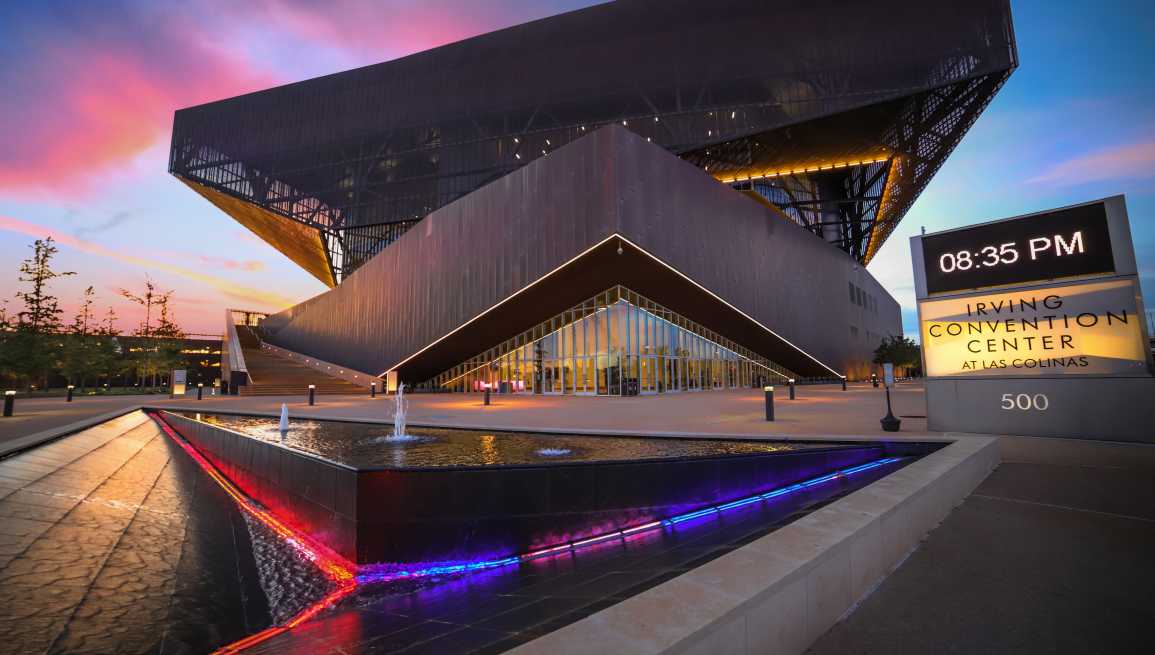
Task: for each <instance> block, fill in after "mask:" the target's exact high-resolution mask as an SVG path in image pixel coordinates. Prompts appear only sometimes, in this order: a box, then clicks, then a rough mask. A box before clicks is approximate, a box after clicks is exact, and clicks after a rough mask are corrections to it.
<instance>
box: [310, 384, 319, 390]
mask: <svg viewBox="0 0 1155 655" xmlns="http://www.w3.org/2000/svg"><path fill="white" fill-rule="evenodd" d="M309 388H310V389H316V388H317V385H315V384H310V385H309Z"/></svg>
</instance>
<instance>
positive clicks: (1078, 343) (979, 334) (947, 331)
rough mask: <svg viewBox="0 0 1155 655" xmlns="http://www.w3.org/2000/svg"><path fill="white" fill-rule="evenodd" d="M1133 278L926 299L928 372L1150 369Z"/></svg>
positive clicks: (998, 373) (922, 309)
mask: <svg viewBox="0 0 1155 655" xmlns="http://www.w3.org/2000/svg"><path fill="white" fill-rule="evenodd" d="M1137 295H1138V293H1137V287H1136V285H1135V282H1134V281H1133V280H1117V279H1116V280H1103V281H1091V282H1077V283H1073V284H1066V285H1056V286H1051V287H1046V288H1042V289H1034V290H1019V291H1008V292H991V293H981V294H975V295H970V296H966V297H963V298H946V299H942V300H933V299H931V300H924V301H923V302H922V303H921V305H920V308H919V309H920V312H921V315H922V326H921V330H922V347H923V353H924V355H925V358H926V374H927V375H928V376H930V377H932V378H933V377H991V376H997V377H1021V376H1041V377H1059V376H1068V375H1148V372H1147V353H1146V351H1145V349H1144V348H1145V339H1144V338H1143V324H1142V321H1143V317H1142V316H1141V315H1140V314H1139V312H1138V301H1137Z"/></svg>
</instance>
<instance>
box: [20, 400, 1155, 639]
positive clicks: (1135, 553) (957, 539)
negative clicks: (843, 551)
mask: <svg viewBox="0 0 1155 655" xmlns="http://www.w3.org/2000/svg"><path fill="white" fill-rule="evenodd" d="M797 396H798V398H797V400H794V401H790V400H788V399H787V392H786V389H785V388H780V389H779V393H778V395H777V400H776V408H777V412H776V413H777V420H776V421H775V422H773V423H768V422H766V421H765V420H764V418H763V405H762V394H761V393H760V392H759V391H756V390H750V391H727V392H714V393H696V394H691V393H687V394H680V395H673V394H671V395H666V396H659V397H650V398H592V397H577V398H574V397H567V398H555V397H540V396H494V397H493V401H492V402H493V404H492V405H490V406H484V405H483V404H482V397H481V396H480V395H474V394H470V395H423V394H414V395H412V396H410V397H409V406H408V408H409V421H410V423H412V424H430V425H446V426H463V427H483V426H485V427H490V428H503V427H508V428H520V429H530V430H532V429H538V430H566V431H588V432H618V433H651V434H658V433H662V434H672V435H676V434H679V433H684V434H713V435H748V436H754V437H766V438H771V437H773V438H819V437H828V438H829V437H838V438H859V439H862V438H879V437H884V436H885V437H889V438H894V437H898V438H921V439H926V438H935V437H941V436H943V435H937V434H933V433H929V432H927V430H926V422H925V419H924V418H922V415H923V413H924V410H923V401H922V389H921V387H920V386H919V385H918V384H917V383H905V384H900V385H899V386H898V389H897V390H896V391H895V392H894V393H893V398H892V400H893V403H894V408H895V414H896V415H899V416H903V417H904V418H903V429H902V431H901V432H900V433H898V434H893V433H884V432H881V431H880V429H879V424H878V419H879V417H880V416H881V415H882V414H883V413H884V412H885V400H884V396H883V394H882V391H881V390H880V389H874V388H872V387H870V386H869V385H861V384H860V385H851V386H850V389H849V390H848V391H845V392H843V391H842V390H841V389H840V388H839V387H837V386H808V387H799V388H798V389H797ZM283 402H284V403H287V404H289V406H290V412H291V413H292V415H293V416H297V417H306V416H311V417H318V418H344V419H352V420H371V421H385V422H387V421H389V420H390V419H391V417H392V412H393V407H394V399H393V398H392V397H377V398H375V399H373V398H369V397H368V396H367V395H363V396H323V397H319V398H318V400H317V404H316V405H315V406H312V407H310V406H308V405H307V403H306V402H305V398H304V397H303V396H292V397H284V398H278V397H256V398H253V397H223V398H222V397H216V398H209V397H206V398H205V399H204V400H201V401H196V400H195V399H189V398H184V399H178V400H169V399H167V398H163V397H156V396H151V397H115V398H102V399H90V398H86V399H78V400H77V401H76V402H74V403H65V402H64V401H63V399H37V400H29V399H21V402H20V403H19V404H18V406H17V408H18V413H17V416H16V417H14V418H13V419H5V420H4V421H3V422H0V437H2V438H3V441H2V442H0V444H15V443H23V442H24V441H26V439H25V438H26V437H28V436H29V434H33V433H30V432H27V431H28V430H35V434H39V435H41V436H44V435H50V434H51V432H52V430H53V429H58V430H68V429H69V427H70V426H74V425H76V423H77V421H79V420H82V419H84V418H86V417H87V418H88V419H89V420H98V419H99V418H100V417H101V416H103V415H105V414H107V413H108V412H112V411H123V410H124V409H125V408H130V407H132V406H134V405H139V404H148V405H154V406H158V407H166V408H173V409H177V408H184V409H194V410H204V411H229V412H253V413H266V414H275V413H277V412H278V411H279V409H280V406H281V403H283ZM22 412H24V413H25V414H23V415H22V414H21V413H22ZM162 436H163V435H162V434H161V433H160V432H159V431H158V430H157V429H156V426H155V425H154V424H152V423H151V422H150V421H146V420H145V418H144V415H143V414H142V413H140V412H133V413H130V414H127V415H125V416H123V417H121V418H118V419H115V420H113V421H111V422H109V423H106V424H104V425H100V426H98V427H93V428H90V429H87V430H84V431H82V432H80V433H78V434H76V435H75V436H70V437H65V438H61V439H57V440H54V441H50V442H49V443H47V444H46V445H43V446H40V447H37V448H32V449H26V450H24V452H23V453H22V454H20V455H17V456H15V457H8V458H7V459H5V460H3V461H2V462H0V515H2V517H3V521H2V523H3V525H2V527H0V589H2V590H3V593H0V598H2V599H3V600H2V602H0V631H2V632H3V633H4V634H5V635H7V636H8V637H10V639H8V640H6V641H5V643H4V644H3V645H0V652H13V653H16V652H29V651H37V652H65V651H68V652H80V651H84V652H114V651H125V652H127V651H128V650H132V651H147V650H150V649H152V650H155V649H159V648H163V649H164V650H165V652H168V650H169V649H173V650H175V651H181V652H186V651H187V652H198V644H200V645H203V644H207V643H214V640H218V641H219V640H222V639H224V640H226V641H227V640H229V639H232V638H239V637H240V636H243V635H244V634H248V633H250V632H252V631H254V630H257V629H260V628H261V627H263V626H266V625H269V624H270V623H271V622H272V621H273V620H275V617H276V616H277V612H278V611H280V612H282V613H283V612H285V611H287V610H285V609H284V607H283V606H282V607H280V608H279V609H278V608H277V607H270V606H269V605H268V604H267V602H266V601H263V600H261V599H263V598H264V597H265V595H264V594H262V593H260V591H259V589H258V587H257V586H256V585H257V582H256V580H257V577H258V576H257V570H258V568H259V566H260V562H259V561H257V560H254V559H253V558H254V555H253V554H252V553H254V552H258V551H259V552H264V555H262V557H263V558H265V559H267V558H268V553H267V550H268V548H269V547H270V546H268V545H267V544H266V545H264V546H261V545H260V544H257V546H260V547H258V548H254V545H253V544H251V543H249V539H250V537H249V536H248V535H249V533H250V531H249V530H246V529H245V521H243V520H242V517H241V513H240V512H238V511H237V509H236V507H235V506H234V505H233V504H232V502H231V501H230V500H229V499H228V498H227V496H225V495H224V494H223V493H221V492H220V490H219V489H218V488H217V487H215V486H213V485H210V484H207V483H206V478H205V476H204V475H203V474H202V473H201V472H200V471H199V470H197V469H196V467H195V466H194V465H193V464H192V463H191V461H189V460H188V458H187V457H186V456H184V454H183V453H181V452H180V451H179V449H176V448H175V447H174V446H173V445H172V444H171V443H170V442H168V441H167V440H166V439H164V438H162ZM951 438H961V439H966V438H967V436H966V435H951ZM1000 442H1001V449H1002V453H1003V463H1002V465H1001V466H1000V467H999V468H998V469H997V470H996V471H995V472H994V473H993V474H992V475H991V476H990V477H989V478H988V479H987V480H986V481H985V482H984V483H983V484H982V485H981V486H980V487H979V488H978V489H977V490H976V491H975V493H974V494H973V495H972V496H971V497H969V498H968V499H967V500H966V501H965V502H964V503H963V504H962V505H961V506H959V507H958V508H956V509H955V510H954V511H953V512H952V513H951V514H950V515H949V516H948V518H947V519H946V520H945V521H944V522H943V523H942V524H941V525H940V526H939V527H938V528H937V529H935V530H934V531H932V532H931V533H930V535H929V536H928V537H927V538H926V540H925V541H924V542H923V544H922V545H921V546H920V547H919V548H918V549H917V550H915V551H914V552H913V553H912V554H911V555H910V557H909V558H908V559H907V560H906V561H905V562H904V563H903V564H902V565H901V566H900V567H899V568H898V569H897V570H896V571H894V572H893V573H892V574H891V575H890V576H889V577H887V578H886V579H885V580H884V581H883V582H882V584H881V585H880V586H879V587H878V589H876V590H875V591H874V592H873V593H872V594H871V595H870V596H868V597H867V598H866V599H865V600H864V601H863V602H862V603H861V604H860V605H859V606H858V607H857V608H856V609H855V610H854V611H853V612H852V613H850V614H849V615H848V616H847V617H844V619H843V620H842V621H841V622H839V623H838V624H836V625H835V626H834V628H832V629H831V630H829V631H828V632H827V633H826V634H824V635H823V636H822V637H821V638H820V639H819V640H818V641H817V642H816V643H815V644H814V645H813V647H812V648H811V650H810V652H812V653H816V654H826V653H896V652H911V653H921V652H960V653H961V652H966V653H969V652H1016V653H1036V652H1037V653H1045V652H1058V651H1062V652H1088V653H1091V652H1126V651H1128V650H1132V649H1133V647H1134V646H1135V645H1136V644H1138V643H1140V641H1139V640H1140V639H1142V638H1144V636H1145V635H1144V634H1143V633H1144V631H1145V629H1146V628H1145V627H1146V626H1149V625H1151V624H1152V623H1155V610H1153V609H1152V608H1155V596H1153V595H1152V592H1151V589H1155V567H1152V566H1151V565H1150V563H1149V554H1150V553H1151V552H1152V551H1153V550H1155V510H1153V509H1152V508H1153V507H1155V447H1151V446H1147V445H1140V444H1119V443H1105V442H1093V441H1076V440H1061V439H1042V438H1031V437H1002V438H1001V440H1000ZM194 507H196V508H199V509H198V510H197V511H191V508H194ZM208 516H212V517H215V518H212V519H208V518H207V517H208ZM251 527H252V526H250V529H251ZM271 541H273V540H271ZM262 548H263V550H262ZM209 553H211V555H210V554H209ZM1105 553H1110V555H1109V556H1106V555H1104V554H1105ZM682 570H684V569H682ZM615 575H624V570H621V571H618V572H617V573H616V574H615ZM306 586H307V584H306ZM310 593H313V594H314V595H315V594H317V593H323V590H316V589H314V590H312V591H310V590H309V589H304V590H302V591H301V594H302V597H308V596H309V594H310ZM205 598H211V599H212V601H211V602H206V601H205V600H204V599H205ZM366 602H372V603H375V604H377V605H379V604H380V601H368V600H366ZM527 602H528V601H527ZM533 602H535V603H536V602H538V601H536V600H534V601H533ZM603 602H605V601H603ZM375 606H376V605H375ZM387 606H389V607H392V606H393V605H391V604H387ZM598 606H599V605H591V608H594V609H596V607H598ZM389 611H391V612H394V613H396V614H398V616H399V618H397V620H398V621H401V622H402V623H404V620H403V619H404V613H403V612H396V611H395V610H389ZM534 611H536V610H531V609H525V610H523V613H528V614H532V613H533V612H534ZM362 618H363V617H362ZM348 620H350V619H349V617H348V616H347V615H345V614H335V615H334V616H333V617H332V618H331V619H330V620H328V621H327V622H325V623H323V624H318V627H317V628H316V629H314V631H313V632H307V633H303V634H309V635H311V636H310V637H309V639H314V638H317V634H318V633H317V632H316V630H322V632H324V630H325V629H327V628H325V626H330V627H331V626H334V625H338V627H339V626H340V625H343V623H342V622H344V621H348ZM421 621H426V622H428V621H432V623H429V624H428V625H427V626H426V627H427V628H432V627H437V628H438V630H437V631H433V632H431V633H430V639H431V640H432V639H434V638H440V639H446V638H447V635H448V634H449V632H452V630H451V629H450V628H447V627H446V626H445V625H444V622H443V621H441V620H440V619H438V618H436V617H432V616H425V617H423V618H421ZM547 625H548V624H547V623H543V624H542V627H543V628H544V627H545V626H547ZM459 627H461V626H459ZM341 629H343V628H341ZM540 629H541V628H539V629H538V630H540ZM434 633H436V634H434ZM324 634H327V635H328V636H329V637H327V638H333V633H332V632H325V633H324ZM407 634H409V633H407ZM413 634H416V633H413ZM469 634H471V635H474V636H477V635H481V636H486V635H484V634H481V632H478V631H477V630H474V631H473V632H470V633H469ZM533 634H538V633H531V632H526V633H524V634H514V633H513V632H508V633H507V634H506V635H505V637H503V639H508V640H509V641H506V642H502V643H507V644H510V645H512V644H513V643H517V642H519V641H524V640H526V639H527V638H530V637H531V636H532V635H533ZM465 636H466V635H465V633H462V634H461V635H459V638H464V637H465ZM286 639H287V637H282V638H280V639H279V640H278V641H277V642H276V643H278V644H280V645H281V646H283V647H285V648H289V647H292V648H300V647H302V646H303V644H304V642H301V643H296V642H293V641H292V640H291V639H290V640H288V641H286ZM310 643H312V642H310ZM423 643H424V642H422V641H421V639H420V638H419V637H414V638H413V639H412V640H410V642H409V646H413V647H416V646H418V645H421V644H423ZM443 643H455V642H454V641H453V640H452V639H449V640H447V641H446V642H443ZM471 643H472V642H471ZM495 643H496V642H495ZM431 644H432V642H430V644H426V645H429V646H430V647H432V645H431ZM269 646H273V644H272V643H270V644H269ZM419 650H420V649H419ZM270 652H271V651H270Z"/></svg>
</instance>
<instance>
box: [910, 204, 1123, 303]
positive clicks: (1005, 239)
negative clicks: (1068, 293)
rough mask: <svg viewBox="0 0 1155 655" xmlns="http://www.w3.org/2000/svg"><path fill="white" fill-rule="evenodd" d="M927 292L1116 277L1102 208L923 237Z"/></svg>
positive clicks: (1069, 210)
mask: <svg viewBox="0 0 1155 655" xmlns="http://www.w3.org/2000/svg"><path fill="white" fill-rule="evenodd" d="M922 244H923V262H924V267H925V271H926V290H927V293H932V294H934V293H944V292H949V291H961V290H965V289H977V288H980V287H991V286H999V285H1005V284H1019V283H1029V282H1037V281H1041V280H1053V279H1056V278H1065V277H1071V276H1076V275H1092V274H1098V273H1113V272H1115V262H1114V255H1113V254H1112V251H1111V237H1110V233H1109V231H1108V229H1107V213H1106V209H1105V207H1104V205H1103V204H1102V203H1093V204H1088V205H1080V206H1077V207H1069V208H1067V209H1060V210H1056V211H1052V212H1045V213H1042V214H1035V215H1033V216H1024V217H1022V218H1016V219H1013V220H1007V221H1000V222H997V223H988V224H986V225H977V226H975V227H971V228H966V229H963V230H954V231H952V232H945V233H941V234H935V235H928V236H926V237H923V239H922Z"/></svg>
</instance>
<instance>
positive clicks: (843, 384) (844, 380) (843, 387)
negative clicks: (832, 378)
mask: <svg viewBox="0 0 1155 655" xmlns="http://www.w3.org/2000/svg"><path fill="white" fill-rule="evenodd" d="M841 377H842V390H843V391H846V376H845V375H843V376H841Z"/></svg>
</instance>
